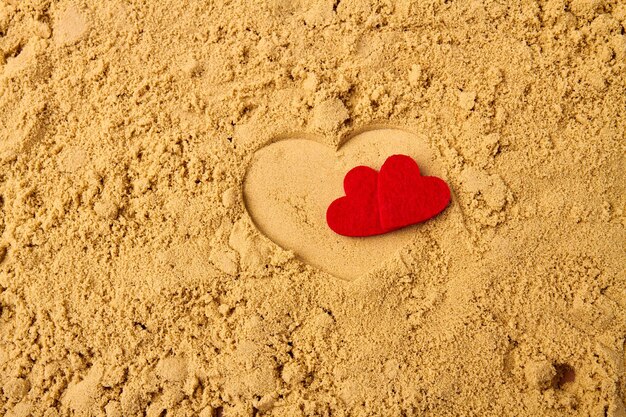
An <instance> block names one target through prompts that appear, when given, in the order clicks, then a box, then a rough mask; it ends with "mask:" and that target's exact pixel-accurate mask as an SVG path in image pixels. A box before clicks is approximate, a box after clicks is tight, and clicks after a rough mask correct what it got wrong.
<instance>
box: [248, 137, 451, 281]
mask: <svg viewBox="0 0 626 417" xmlns="http://www.w3.org/2000/svg"><path fill="white" fill-rule="evenodd" d="M395 154H403V155H408V156H410V157H411V158H413V159H414V160H415V162H416V163H417V164H418V165H419V167H420V169H421V171H422V174H423V175H435V176H438V177H443V169H442V166H441V165H440V164H439V163H438V162H437V161H436V160H435V159H434V158H433V154H432V151H431V149H430V147H429V146H428V142H427V140H426V138H425V137H423V136H419V135H416V134H413V133H410V132H407V131H405V130H401V129H390V128H380V129H369V130H364V131H361V132H359V133H357V134H354V135H352V136H348V137H346V138H345V139H344V140H343V141H342V142H341V143H340V144H339V146H338V148H337V149H333V148H331V147H329V146H327V145H324V144H323V141H322V140H321V139H320V138H318V137H315V136H310V135H293V136H290V137H286V138H280V139H279V140H276V141H274V142H272V143H270V144H269V145H267V146H265V147H263V148H261V149H259V150H258V151H256V152H255V154H254V156H253V158H252V161H251V162H250V165H249V167H248V170H247V172H246V177H245V179H244V183H243V199H244V203H245V206H246V209H247V210H248V213H249V214H250V217H251V219H252V221H253V222H254V224H255V226H256V227H257V228H258V229H259V231H260V232H261V233H263V234H265V235H266V236H267V237H268V238H269V239H271V240H272V241H274V242H275V243H276V244H278V245H279V246H281V247H283V248H284V249H287V250H291V251H293V252H294V254H295V255H296V256H297V257H298V258H299V259H301V260H302V261H304V262H306V263H308V264H310V265H312V266H315V267H317V268H319V269H321V270H323V271H326V272H328V273H330V274H332V275H334V276H337V277H339V278H343V279H346V280H354V279H356V278H358V277H360V276H362V275H364V274H366V273H368V272H370V271H373V270H375V269H376V268H377V267H379V266H381V265H382V264H383V263H384V262H385V261H386V260H388V259H390V258H391V257H392V256H393V255H394V254H395V253H396V252H398V251H399V250H400V249H402V248H403V247H404V246H406V245H407V244H408V243H410V242H411V241H412V240H416V239H417V240H418V241H419V239H420V237H421V238H424V239H425V236H423V235H422V230H423V229H422V228H423V227H424V225H420V224H418V225H413V226H409V227H405V228H403V229H400V230H397V231H395V232H393V233H388V234H382V235H378V236H370V237H364V238H360V237H357V238H354V237H346V236H341V235H338V234H336V233H335V232H333V231H332V230H331V229H330V228H329V227H328V225H327V224H326V210H327V208H328V206H329V205H330V204H331V202H333V201H334V200H335V199H336V198H337V197H338V196H341V195H343V193H344V189H343V184H344V177H345V175H346V173H347V172H348V171H350V170H351V169H352V168H354V167H355V166H358V165H364V166H365V167H364V170H363V172H362V174H364V175H366V176H367V175H368V174H367V173H366V170H367V169H370V170H371V171H373V173H376V171H374V170H379V169H380V167H381V165H382V164H383V162H384V161H385V160H386V159H387V158H388V157H389V156H391V155H395ZM366 167H371V168H366ZM369 175H371V173H370V174H369ZM360 179H361V178H359V180H360ZM440 219H441V216H439V217H438V218H436V219H433V220H431V221H430V222H428V223H436V222H439V221H441V220H440Z"/></svg>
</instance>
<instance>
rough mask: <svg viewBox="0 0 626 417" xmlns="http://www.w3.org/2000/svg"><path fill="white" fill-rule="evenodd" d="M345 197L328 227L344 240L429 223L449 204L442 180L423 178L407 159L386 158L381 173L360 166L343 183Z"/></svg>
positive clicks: (333, 206) (330, 209)
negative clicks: (427, 221)
mask: <svg viewBox="0 0 626 417" xmlns="http://www.w3.org/2000/svg"><path fill="white" fill-rule="evenodd" d="M344 190H345V191H346V195H345V197H341V198H338V199H337V200H335V201H333V202H332V203H331V204H330V206H329V207H328V210H327V212H326V221H327V223H328V226H329V227H330V228H331V229H332V230H333V231H334V232H335V233H338V234H340V235H344V236H354V237H356V236H373V235H378V234H382V233H386V232H390V231H392V230H396V229H400V228H402V227H405V226H409V225H412V224H415V223H420V222H423V221H425V220H428V219H430V218H432V217H434V216H436V215H437V214H439V213H441V212H442V211H443V210H444V209H445V208H446V207H447V206H448V204H449V203H450V189H449V188H448V185H447V184H446V183H445V181H443V180H442V179H441V178H438V177H424V176H422V175H421V174H420V170H419V167H418V165H417V163H416V162H415V161H414V160H413V159H411V158H410V157H408V156H406V155H393V156H390V157H389V158H387V160H386V161H385V163H384V164H383V166H382V167H381V169H380V173H377V172H376V171H375V170H373V169H371V168H368V167H364V166H358V167H356V168H353V169H352V170H350V171H349V172H348V173H347V174H346V177H345V179H344Z"/></svg>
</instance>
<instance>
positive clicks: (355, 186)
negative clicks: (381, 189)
mask: <svg viewBox="0 0 626 417" xmlns="http://www.w3.org/2000/svg"><path fill="white" fill-rule="evenodd" d="M377 187H378V172H376V170H374V169H372V168H370V167H366V166H358V167H355V168H352V169H351V170H350V171H348V173H347V174H346V176H345V177H344V179H343V189H344V190H345V192H346V195H345V197H340V198H338V199H336V200H335V201H333V202H332V203H331V204H330V206H328V210H326V222H327V223H328V226H330V228H331V229H332V230H333V231H334V232H335V233H338V234H340V235H344V236H354V237H357V236H372V235H378V234H381V233H384V232H385V231H384V230H383V229H382V227H381V226H380V216H379V214H378V201H377V199H378V194H377Z"/></svg>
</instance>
